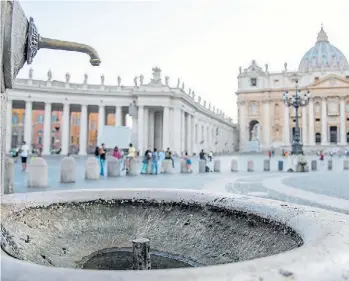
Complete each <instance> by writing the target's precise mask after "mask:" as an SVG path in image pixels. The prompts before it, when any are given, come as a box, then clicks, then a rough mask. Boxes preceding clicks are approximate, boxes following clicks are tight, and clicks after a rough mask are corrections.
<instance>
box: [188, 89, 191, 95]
mask: <svg viewBox="0 0 349 281" xmlns="http://www.w3.org/2000/svg"><path fill="white" fill-rule="evenodd" d="M190 94H191V89H190V88H189V94H188V95H189V96H190Z"/></svg>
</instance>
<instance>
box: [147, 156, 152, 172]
mask: <svg viewBox="0 0 349 281" xmlns="http://www.w3.org/2000/svg"><path fill="white" fill-rule="evenodd" d="M152 166H153V159H150V160H149V161H148V166H147V174H149V175H150V174H152Z"/></svg>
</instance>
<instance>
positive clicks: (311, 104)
mask: <svg viewBox="0 0 349 281" xmlns="http://www.w3.org/2000/svg"><path fill="white" fill-rule="evenodd" d="M308 107H309V138H308V144H309V145H315V131H314V102H313V100H312V99H310V100H309V105H308Z"/></svg>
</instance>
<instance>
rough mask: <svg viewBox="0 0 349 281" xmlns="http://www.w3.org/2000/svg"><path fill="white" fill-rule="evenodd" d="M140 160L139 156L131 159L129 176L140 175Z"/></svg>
mask: <svg viewBox="0 0 349 281" xmlns="http://www.w3.org/2000/svg"><path fill="white" fill-rule="evenodd" d="M140 168H141V167H140V160H139V159H138V158H132V159H130V167H129V169H128V172H127V175H128V176H138V175H139V173H140Z"/></svg>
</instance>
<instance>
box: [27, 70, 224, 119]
mask: <svg viewBox="0 0 349 281" xmlns="http://www.w3.org/2000/svg"><path fill="white" fill-rule="evenodd" d="M33 72H34V71H33V69H32V68H31V69H29V79H33ZM70 78H71V76H70V73H69V72H67V73H66V74H65V82H66V83H70ZM158 79H160V78H158ZM138 80H139V85H140V86H141V85H143V82H144V76H143V75H142V74H141V75H140V76H139V77H138V76H136V77H135V78H134V80H133V81H134V86H135V87H138ZM153 80H154V79H153ZM153 80H152V81H153ZM169 80H170V77H169V76H165V84H166V86H169ZM47 81H48V82H51V81H52V71H51V70H49V71H48V72H47ZM104 81H105V76H104V75H103V74H102V75H101V85H104ZM117 81H118V86H119V87H120V86H121V77H120V76H118V77H117ZM156 81H158V80H156ZM160 82H161V81H160ZM180 83H181V81H180V79H179V78H178V81H177V88H179V86H180ZM84 84H85V85H87V84H88V75H87V74H86V73H85V74H84ZM184 87H185V84H184V82H182V85H181V90H182V91H185V89H184ZM188 95H189V96H190V97H192V98H193V99H194V100H195V91H194V90H192V89H191V88H189V90H188ZM197 101H198V103H200V104H201V97H200V96H198V99H197ZM206 105H207V102H206V101H205V100H204V101H203V106H204V107H206ZM208 109H209V110H212V111H213V112H215V113H217V114H220V115H222V116H225V114H224V113H223V112H222V111H221V110H219V109H216V108H215V106H211V103H208Z"/></svg>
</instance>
